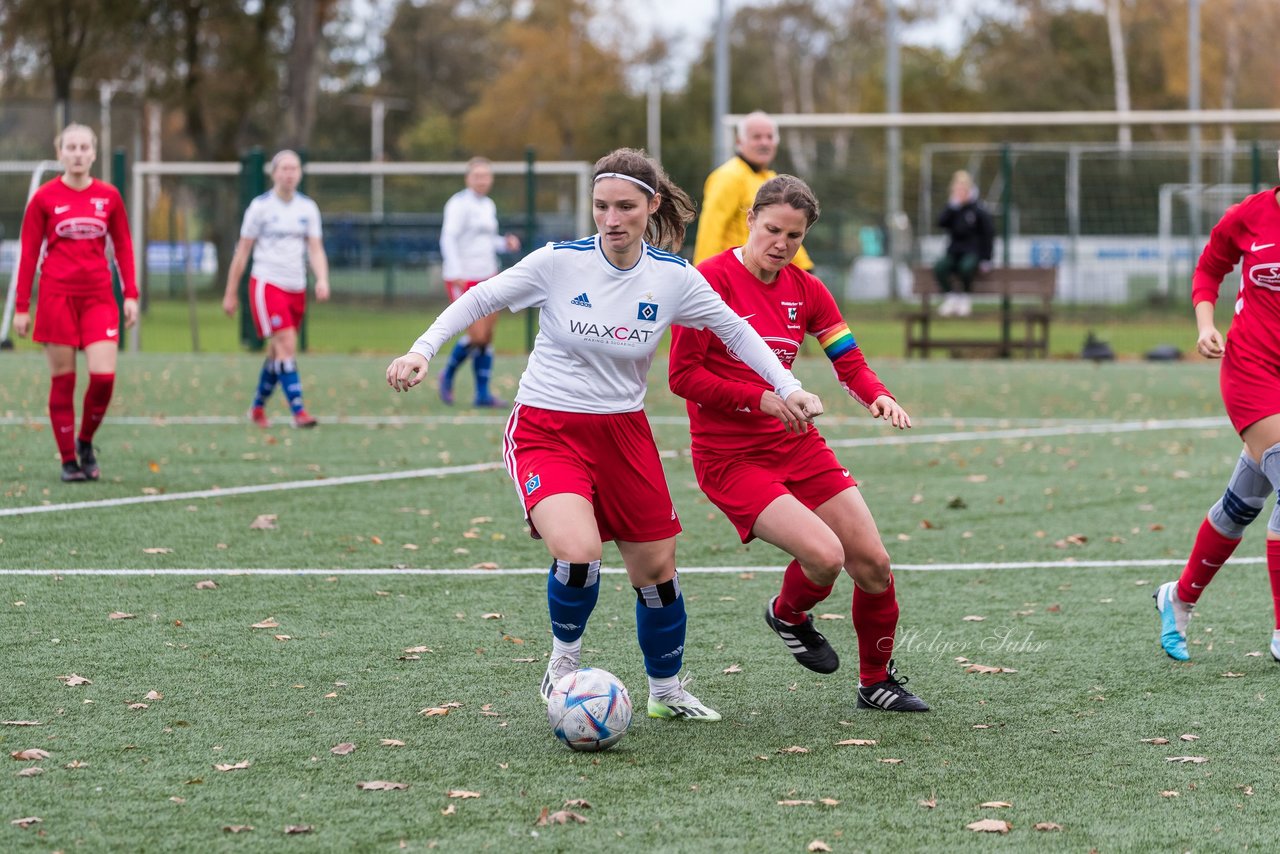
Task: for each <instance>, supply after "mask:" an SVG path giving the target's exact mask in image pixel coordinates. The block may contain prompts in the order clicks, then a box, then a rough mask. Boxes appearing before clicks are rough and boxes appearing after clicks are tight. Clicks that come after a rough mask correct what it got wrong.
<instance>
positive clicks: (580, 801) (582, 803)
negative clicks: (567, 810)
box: [564, 798, 591, 810]
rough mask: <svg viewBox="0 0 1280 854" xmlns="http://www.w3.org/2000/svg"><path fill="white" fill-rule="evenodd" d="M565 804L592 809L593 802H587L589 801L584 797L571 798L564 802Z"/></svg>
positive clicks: (582, 808) (581, 808)
mask: <svg viewBox="0 0 1280 854" xmlns="http://www.w3.org/2000/svg"><path fill="white" fill-rule="evenodd" d="M564 805H565V806H566V807H577V808H578V809H580V810H589V809H591V804H589V803H587V801H586V800H585V799H584V798H570V799H569V800H567V801H565V802H564Z"/></svg>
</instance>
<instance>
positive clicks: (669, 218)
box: [387, 148, 822, 721]
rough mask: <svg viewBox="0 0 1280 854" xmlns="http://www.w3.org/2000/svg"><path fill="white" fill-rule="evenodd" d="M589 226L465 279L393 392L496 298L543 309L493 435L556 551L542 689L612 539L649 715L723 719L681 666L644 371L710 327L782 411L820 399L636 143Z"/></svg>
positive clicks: (800, 411) (579, 618) (802, 421)
mask: <svg viewBox="0 0 1280 854" xmlns="http://www.w3.org/2000/svg"><path fill="white" fill-rule="evenodd" d="M592 209H593V213H594V218H595V224H596V227H597V229H598V233H597V234H595V235H594V236H592V237H586V238H583V239H581V240H576V241H572V242H567V243H557V244H550V245H548V246H545V247H543V248H541V249H539V250H537V251H536V252H533V253H532V254H530V255H529V256H528V257H527V258H525V259H524V260H522V261H521V262H519V263H518V264H516V265H515V266H514V267H511V268H510V269H508V270H505V271H503V272H502V273H499V274H498V275H497V276H494V277H493V278H491V279H489V280H488V281H486V282H484V283H482V284H480V285H478V286H476V287H474V288H472V289H471V290H470V291H468V292H467V293H466V295H465V296H463V297H462V298H461V299H459V300H458V301H457V302H455V303H454V304H453V305H451V306H450V307H449V308H447V309H445V311H444V312H443V313H442V314H441V315H440V317H438V318H437V319H436V321H435V323H433V324H432V325H431V327H430V328H429V329H428V330H427V331H426V332H425V333H423V335H422V337H421V338H419V339H418V341H417V342H416V343H415V344H414V345H413V348H412V349H411V350H410V351H409V352H408V353H406V354H405V355H403V356H401V357H399V358H398V359H396V360H394V361H393V362H392V363H391V364H390V365H389V366H388V367H387V382H388V384H389V385H390V386H391V387H392V388H394V389H396V390H398V391H407V390H408V389H410V388H412V387H414V386H416V385H418V384H419V383H421V382H422V380H423V378H424V376H425V373H426V369H427V363H428V361H429V360H430V359H431V358H432V357H433V356H434V355H435V354H436V353H437V352H438V350H439V348H440V347H441V346H442V345H443V344H444V342H446V341H447V340H448V339H449V338H450V337H452V336H453V335H455V334H457V333H458V332H459V331H461V330H462V329H464V328H465V327H466V326H467V325H468V324H470V323H473V322H474V321H475V320H476V319H477V318H479V317H483V316H484V315H486V314H489V313H491V312H493V311H496V310H497V309H499V308H503V307H506V308H509V309H511V310H513V311H517V310H520V309H525V308H537V309H539V312H540V313H539V331H538V336H537V339H536V340H535V342H534V345H533V352H532V353H530V355H529V364H528V367H527V368H526V369H525V372H524V375H523V376H522V377H521V378H520V386H519V389H518V390H517V393H516V403H515V407H514V408H513V410H512V413H511V417H510V419H509V420H508V422H507V428H506V432H505V434H504V436H503V458H504V460H505V462H506V466H507V473H508V474H509V475H510V476H511V479H512V481H514V483H515V486H516V490H517V493H518V494H519V496H520V500H521V502H522V504H523V506H524V508H525V515H526V518H527V519H528V521H529V526H530V532H531V533H532V534H533V536H535V537H539V538H541V539H542V540H543V542H544V543H546V546H547V549H548V550H549V551H550V552H551V557H552V564H551V571H550V573H549V575H548V577H547V605H548V610H549V611H550V616H551V632H552V650H551V660H550V664H549V665H548V667H547V673H546V675H545V676H544V677H543V681H542V691H541V693H542V696H543V699H544V700H546V699H547V698H548V697H549V696H550V694H551V689H552V687H553V686H554V685H555V683H556V681H558V680H559V678H560V677H562V676H563V675H565V674H567V673H570V672H572V671H574V670H576V669H578V667H579V659H580V654H581V649H582V634H583V631H584V629H585V628H586V624H587V619H588V617H590V615H591V612H592V610H593V609H594V607H595V604H596V600H597V598H598V596H599V591H600V585H599V580H600V559H601V556H602V554H603V546H602V543H603V542H604V541H606V540H613V541H615V543H616V544H617V547H618V551H619V553H620V554H621V555H622V560H623V563H624V564H625V566H626V570H627V576H628V578H629V580H630V582H631V585H632V587H633V588H634V589H635V591H636V599H637V601H636V635H637V638H638V640H639V643H640V649H641V652H642V654H643V656H644V666H645V672H646V674H647V675H648V680H649V703H648V713H649V716H650V717H656V718H687V719H691V720H704V721H715V720H719V719H720V715H719V713H718V712H716V711H715V710H714V709H712V708H710V707H709V706H707V705H706V704H705V703H702V702H701V701H700V700H698V698H697V697H695V696H694V695H693V694H692V693H690V692H689V690H688V688H687V684H688V681H689V680H688V678H687V677H686V678H685V679H684V680H681V679H680V678H679V676H678V674H679V672H680V668H681V666H682V663H683V656H684V645H685V607H684V597H683V596H681V594H680V583H679V578H678V575H677V573H676V561H675V551H676V548H675V536H676V534H677V533H679V531H680V522H679V519H678V517H677V515H676V511H675V507H674V506H673V504H672V501H671V493H670V491H669V490H668V488H667V483H666V478H665V476H664V474H663V470H662V463H661V461H660V460H659V458H658V449H657V445H656V444H655V443H654V440H653V433H652V431H651V430H650V429H649V422H648V419H647V418H646V417H645V414H644V408H643V407H644V393H645V386H646V381H647V377H648V373H649V367H650V365H651V364H652V362H653V356H654V352H655V350H656V349H657V347H658V342H659V341H660V340H661V339H662V336H663V333H665V332H666V330H667V328H668V327H669V326H670V325H671V324H673V323H679V324H683V325H686V326H692V327H695V328H699V329H710V330H711V331H712V332H714V333H715V334H716V335H717V336H718V337H720V338H721V340H723V341H724V342H725V344H726V345H727V346H728V347H729V349H730V350H732V351H733V352H734V353H736V354H737V355H738V356H739V357H740V358H741V359H742V360H743V361H744V362H746V363H747V364H748V365H750V366H751V367H752V368H753V369H754V370H755V371H756V372H758V373H759V374H760V375H761V376H762V377H764V379H765V380H766V381H767V382H768V383H769V385H770V386H772V387H773V388H774V389H775V391H776V392H777V394H778V396H779V397H781V398H782V399H783V400H784V401H785V402H786V407H785V412H784V413H783V414H781V415H780V416H779V418H780V419H781V420H783V421H785V422H786V423H787V425H788V427H789V428H791V429H794V430H804V429H806V428H807V427H808V423H809V422H811V421H812V419H813V418H814V417H815V416H817V415H819V414H821V412H822V403H821V401H820V400H819V399H818V398H817V397H816V396H814V395H812V394H810V393H808V392H806V391H804V390H803V389H802V388H801V387H800V383H799V381H798V380H796V379H795V377H793V376H792V375H791V372H790V371H788V370H787V369H786V368H785V367H783V366H782V364H781V363H780V362H779V361H778V359H777V357H776V356H775V355H774V354H773V351H772V350H771V349H770V348H769V346H768V345H767V344H766V343H765V342H764V340H763V339H762V338H760V336H759V335H758V334H757V333H756V332H755V331H754V330H753V329H752V328H751V325H750V324H749V323H747V322H746V321H744V320H743V319H742V318H740V317H738V316H737V315H736V314H735V313H734V312H733V311H732V310H731V309H730V308H729V307H728V306H727V305H725V303H724V301H723V300H722V299H721V298H720V297H719V296H718V295H717V294H716V293H715V291H713V290H712V289H711V286H710V285H709V284H707V281H706V279H704V278H703V277H702V275H701V274H700V273H699V272H698V271H697V270H696V269H694V268H693V266H692V265H690V264H689V263H688V262H686V261H685V260H684V259H682V258H680V257H679V256H677V255H673V254H671V253H670V252H667V251H664V249H663V248H659V247H671V248H675V249H678V248H679V246H680V243H681V242H682V241H683V239H684V231H685V226H686V224H687V223H688V222H690V221H691V220H692V219H693V206H692V203H691V202H690V201H689V197H688V196H687V195H686V194H685V193H684V191H683V190H681V189H680V188H679V187H676V186H675V185H674V184H672V183H671V181H670V180H669V179H668V178H667V176H666V175H665V174H664V173H663V171H662V168H661V167H660V166H658V164H656V163H654V162H653V161H652V160H651V159H649V157H648V156H647V155H645V154H644V152H642V151H636V150H633V149H626V148H624V149H618V150H617V151H614V152H612V153H611V154H608V155H606V156H605V157H603V158H601V159H600V160H599V161H597V162H596V164H595V170H594V173H593V186H592Z"/></svg>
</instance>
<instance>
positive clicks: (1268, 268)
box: [1155, 187, 1280, 661]
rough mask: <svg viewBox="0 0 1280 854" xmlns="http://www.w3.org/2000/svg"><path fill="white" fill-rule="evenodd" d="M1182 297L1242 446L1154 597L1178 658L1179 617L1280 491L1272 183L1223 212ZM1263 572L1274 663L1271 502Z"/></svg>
mask: <svg viewBox="0 0 1280 854" xmlns="http://www.w3.org/2000/svg"><path fill="white" fill-rule="evenodd" d="M1236 264H1240V265H1241V276H1240V291H1239V293H1238V294H1237V295H1236V300H1235V318H1234V319H1233V320H1232V321H1231V335H1230V338H1228V339H1227V340H1226V341H1225V343H1224V341H1223V337H1222V333H1221V332H1219V331H1218V329H1217V327H1216V326H1214V322H1213V309H1214V305H1215V304H1216V303H1217V301H1218V289H1219V288H1220V287H1221V285H1222V280H1223V278H1225V277H1226V275H1227V274H1228V273H1230V272H1231V271H1232V270H1233V269H1234V268H1235V266H1236ZM1191 302H1192V304H1193V305H1194V306H1195V312H1196V327H1197V330H1198V336H1197V341H1196V349H1197V350H1198V351H1199V352H1200V355H1202V356H1205V357H1207V358H1210V359H1221V360H1222V369H1221V373H1220V374H1219V383H1220V385H1221V388H1222V401H1223V403H1224V404H1226V409H1227V417H1228V418H1230V419H1231V426H1232V427H1234V428H1235V429H1236V432H1237V433H1239V434H1240V438H1241V439H1243V440H1244V451H1243V452H1242V453H1241V454H1240V459H1239V460H1238V461H1237V462H1236V467H1235V470H1234V471H1233V472H1232V474H1231V479H1230V480H1229V481H1228V482H1227V489H1226V491H1225V492H1224V493H1223V495H1222V498H1221V499H1220V500H1219V501H1218V502H1217V503H1216V504H1214V505H1213V507H1211V508H1209V513H1208V515H1207V516H1206V517H1205V520H1204V521H1203V522H1201V524H1200V530H1199V531H1198V532H1197V534H1196V539H1195V544H1194V546H1193V547H1192V550H1191V555H1190V557H1189V559H1188V560H1187V565H1186V567H1185V568H1184V569H1183V571H1182V575H1181V577H1180V578H1179V579H1178V580H1177V581H1170V582H1167V583H1165V584H1162V585H1161V586H1160V587H1159V589H1157V590H1156V593H1155V597H1156V609H1157V610H1158V611H1159V613H1160V645H1161V646H1162V647H1163V648H1164V651H1165V652H1166V653H1168V654H1169V656H1170V657H1171V658H1175V659H1177V660H1178V661H1186V660H1188V659H1189V658H1190V657H1191V656H1190V654H1189V653H1188V652H1187V622H1188V619H1189V618H1190V616H1191V609H1192V607H1193V606H1194V605H1195V603H1196V602H1197V601H1198V600H1199V598H1200V595H1201V593H1202V591H1203V590H1204V588H1205V587H1207V586H1208V585H1209V582H1210V581H1212V580H1213V576H1214V574H1215V573H1216V572H1217V571H1218V568H1219V567H1221V566H1222V564H1224V563H1225V562H1226V561H1227V558H1229V557H1231V554H1232V552H1234V551H1235V549H1236V546H1238V545H1239V544H1240V540H1241V538H1242V537H1243V536H1244V530H1245V528H1246V527H1247V526H1248V525H1249V523H1250V522H1252V521H1253V520H1254V519H1256V518H1257V517H1258V514H1259V513H1260V512H1261V511H1262V507H1263V505H1264V504H1266V501H1267V496H1268V495H1269V494H1271V493H1273V492H1275V491H1276V489H1277V488H1278V487H1280V187H1272V188H1271V189H1269V190H1264V191H1262V192H1261V193H1255V194H1254V195H1252V196H1249V197H1248V198H1246V199H1245V200H1244V201H1242V202H1240V203H1239V204H1237V205H1232V206H1231V207H1230V208H1229V209H1228V210H1227V212H1226V213H1225V214H1223V215H1222V219H1221V220H1219V221H1218V224H1217V225H1216V226H1214V228H1213V232H1212V233H1211V234H1210V235H1209V243H1208V244H1207V245H1206V246H1205V248H1204V252H1203V253H1202V254H1201V255H1200V262H1199V263H1198V264H1197V265H1196V271H1195V275H1194V277H1193V279H1192V285H1191ZM1267 573H1268V575H1269V576H1270V577H1271V598H1272V602H1273V607H1274V612H1275V624H1274V628H1273V630H1272V634H1271V656H1272V658H1274V659H1276V660H1277V661H1280V505H1278V506H1277V507H1276V509H1275V510H1273V512H1272V513H1271V517H1270V519H1268V520H1267Z"/></svg>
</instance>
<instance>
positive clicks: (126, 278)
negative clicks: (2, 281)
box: [13, 124, 138, 482]
mask: <svg viewBox="0 0 1280 854" xmlns="http://www.w3.org/2000/svg"><path fill="white" fill-rule="evenodd" d="M97 145H98V140H97V137H96V136H95V135H94V133H93V131H92V130H90V129H89V128H88V127H85V126H84V125H80V124H70V125H67V126H66V128H64V129H63V131H62V133H60V134H58V137H57V139H55V140H54V149H55V150H56V151H57V153H58V160H59V161H60V162H61V163H62V167H63V169H64V170H65V171H64V172H63V174H62V176H61V177H59V178H55V179H54V180H52V181H50V182H49V183H47V184H45V185H44V186H43V187H41V188H40V189H39V190H37V191H36V193H35V195H34V196H32V197H31V201H30V202H29V203H28V204H27V211H26V214H25V215H24V216H23V218H22V241H21V243H22V262H21V265H20V270H19V274H18V292H17V300H16V302H15V312H14V316H13V329H14V331H15V332H16V333H17V334H18V336H19V337H21V338H25V337H26V336H27V332H28V331H30V332H31V337H32V339H33V340H35V341H38V342H40V343H42V344H44V353H45V358H46V359H47V360H48V362H49V373H50V375H51V376H52V380H51V382H50V386H49V422H50V424H51V425H52V427H53V438H54V440H55V441H56V442H57V443H58V453H59V455H60V456H61V457H62V479H63V480H64V481H68V482H72V481H84V480H97V479H98V478H99V476H100V472H99V469H98V460H97V456H96V455H95V453H94V449H93V436H94V433H95V432H96V431H97V429H98V425H99V424H101V423H102V418H103V416H104V415H105V414H106V412H107V406H108V404H109V403H110V402H111V392H112V389H113V388H114V386H115V379H116V355H117V352H118V350H119V342H120V310H119V309H117V308H116V300H115V294H114V293H113V292H112V289H111V269H110V267H109V266H108V265H107V239H108V238H110V239H111V245H112V247H113V248H114V250H115V257H116V266H117V267H118V268H119V270H120V281H121V283H122V284H123V286H124V325H125V326H126V327H129V326H132V325H133V324H134V323H135V322H136V321H137V319H138V286H137V284H136V283H135V281H134V275H133V241H132V240H130V239H129V219H128V217H127V216H126V215H125V210H124V201H123V200H122V199H121V198H120V193H119V192H117V191H116V188H115V187H113V186H111V185H110V184H106V183H103V182H102V181H99V180H98V179H96V178H93V177H91V176H90V175H89V167H91V166H92V165H93V161H94V159H95V157H96V148H97ZM37 267H39V268H40V289H39V293H38V295H37V298H36V319H35V328H34V329H32V328H31V314H30V311H31V286H32V283H33V282H34V280H35V273H36V268H37ZM77 350H84V355H85V361H86V362H87V363H88V367H89V387H88V388H87V389H86V390H85V393H84V409H83V414H82V416H81V419H80V433H79V435H78V436H77V435H76V434H75V432H74V431H75V426H76V405H75V390H76V351H77ZM77 455H78V456H79V460H77V459H76V457H77Z"/></svg>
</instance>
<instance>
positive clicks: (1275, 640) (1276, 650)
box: [1271, 629, 1280, 661]
mask: <svg viewBox="0 0 1280 854" xmlns="http://www.w3.org/2000/svg"><path fill="white" fill-rule="evenodd" d="M1271 657H1272V658H1274V659H1275V660H1276V661H1280V629H1276V630H1275V631H1273V632H1272V633H1271Z"/></svg>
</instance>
